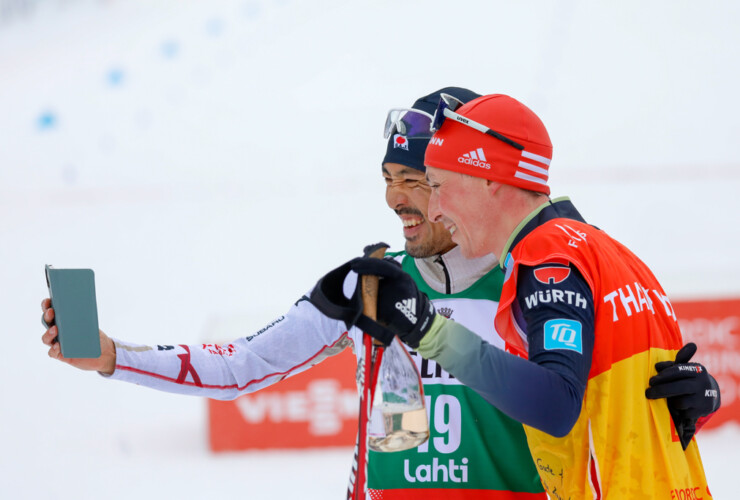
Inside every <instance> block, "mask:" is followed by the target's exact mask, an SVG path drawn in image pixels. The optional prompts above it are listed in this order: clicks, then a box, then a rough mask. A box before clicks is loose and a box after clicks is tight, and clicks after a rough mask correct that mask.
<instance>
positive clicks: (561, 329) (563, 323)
mask: <svg viewBox="0 0 740 500" xmlns="http://www.w3.org/2000/svg"><path fill="white" fill-rule="evenodd" d="M582 330H583V328H582V326H581V322H580V321H575V320H572V319H551V320H550V321H548V322H547V323H545V349H547V350H548V351H550V350H553V349H568V350H571V351H576V352H577V353H580V354H583V335H582Z"/></svg>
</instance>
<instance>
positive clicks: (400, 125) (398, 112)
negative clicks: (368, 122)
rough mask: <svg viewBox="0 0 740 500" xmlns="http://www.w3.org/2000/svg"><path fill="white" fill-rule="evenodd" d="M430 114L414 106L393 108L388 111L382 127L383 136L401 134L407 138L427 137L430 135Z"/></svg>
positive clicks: (386, 137)
mask: <svg viewBox="0 0 740 500" xmlns="http://www.w3.org/2000/svg"><path fill="white" fill-rule="evenodd" d="M431 127H432V115H430V114H429V113H425V112H424V111H421V110H419V109H414V108H393V109H391V110H390V111H388V116H387V117H386V119H385V128H384V129H383V138H385V139H388V138H389V137H390V136H391V135H393V134H401V135H403V136H406V138H407V139H429V138H430V137H432V134H433V132H432V128H431Z"/></svg>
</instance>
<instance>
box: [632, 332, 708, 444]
mask: <svg viewBox="0 0 740 500" xmlns="http://www.w3.org/2000/svg"><path fill="white" fill-rule="evenodd" d="M694 353H696V344H694V343H693V342H689V343H688V344H686V345H685V346H683V347H682V348H681V350H680V351H678V353H676V360H675V361H661V362H660V363H656V364H655V369H656V370H657V371H658V374H657V375H655V376H654V377H652V378H651V379H650V381H649V384H650V387H649V388H648V389H646V390H645V396H646V397H647V398H648V399H660V398H667V400H668V411H669V412H670V413H671V417H672V418H673V423H674V424H675V426H676V432H677V433H678V437H679V438H680V439H681V446H683V449H684V450H685V449H686V447H687V446H688V445H689V442H691V438H692V437H693V436H694V433H696V421H697V420H698V419H699V418H700V417H704V416H706V415H709V414H710V413H713V412H715V411H717V409H718V408H719V406H720V394H719V386H718V385H717V381H716V380H714V377H712V376H711V375H710V374H709V372H708V371H707V369H706V368H704V366H702V365H700V364H699V363H689V360H690V359H691V357H692V356H693V355H694Z"/></svg>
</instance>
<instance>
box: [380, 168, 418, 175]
mask: <svg viewBox="0 0 740 500" xmlns="http://www.w3.org/2000/svg"><path fill="white" fill-rule="evenodd" d="M383 173H384V174H387V175H389V176H391V177H393V174H391V173H390V172H389V171H388V169H387V168H385V167H383ZM423 173H424V172H422V171H421V170H417V169H415V168H411V167H404V168H403V169H401V171H400V172H398V174H397V175H407V174H423ZM425 177H426V176H425Z"/></svg>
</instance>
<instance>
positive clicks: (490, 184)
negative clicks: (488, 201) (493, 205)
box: [486, 179, 503, 196]
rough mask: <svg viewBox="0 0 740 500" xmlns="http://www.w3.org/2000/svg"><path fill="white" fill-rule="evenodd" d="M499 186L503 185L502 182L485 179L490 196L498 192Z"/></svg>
mask: <svg viewBox="0 0 740 500" xmlns="http://www.w3.org/2000/svg"><path fill="white" fill-rule="evenodd" d="M501 186H503V184H502V183H500V182H496V181H491V180H488V179H486V189H487V190H488V193H489V194H490V195H491V196H494V195H495V194H496V193H498V190H499V189H501Z"/></svg>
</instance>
